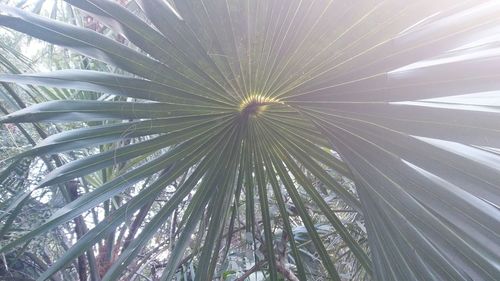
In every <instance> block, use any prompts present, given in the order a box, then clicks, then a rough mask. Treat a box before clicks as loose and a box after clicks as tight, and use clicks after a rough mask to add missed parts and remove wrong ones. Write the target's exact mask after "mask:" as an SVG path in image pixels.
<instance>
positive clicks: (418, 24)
mask: <svg viewBox="0 0 500 281" xmlns="http://www.w3.org/2000/svg"><path fill="white" fill-rule="evenodd" d="M67 2H69V3H70V4H72V5H74V6H76V7H78V8H81V9H82V10H84V11H86V12H88V13H90V14H92V15H93V16H94V17H96V18H98V19H99V20H100V21H102V22H103V23H105V24H107V25H108V26H109V27H110V28H112V29H113V30H114V31H115V32H117V33H119V34H121V35H123V36H124V37H125V38H127V39H128V41H129V42H130V45H124V44H121V43H119V42H117V41H115V40H112V39H109V38H108V37H105V36H103V35H101V34H99V33H96V32H94V31H91V30H88V29H83V28H79V27H76V26H73V25H69V24H65V23H61V22H57V21H53V20H49V19H46V18H43V17H40V16H37V15H34V14H30V13H27V12H24V11H22V10H19V9H16V8H12V7H8V6H1V9H2V15H1V16H0V24H1V25H3V26H5V27H8V28H11V29H14V30H17V31H20V32H24V33H26V34H28V35H31V36H34V37H37V38H40V39H42V40H45V41H48V42H50V43H53V44H57V45H61V46H64V47H67V48H70V49H72V50H75V51H78V52H80V53H81V54H83V55H86V56H89V57H92V58H95V59H98V60H101V61H103V62H106V63H108V64H110V65H114V66H117V67H118V68H120V69H122V70H123V71H125V72H126V73H129V74H113V73H104V72H94V71H87V70H64V71H55V72H51V73H39V74H24V75H8V74H2V75H0V79H1V80H2V81H6V82H15V83H21V84H33V85H42V86H49V87H60V88H72V89H80V90H87V91H95V92H103V93H109V94H113V95H117V96H123V97H128V98H129V99H127V101H110V102H104V101H83V100H79V101H77V100H73V101H55V102H49V103H42V104H38V105H34V106H32V107H29V108H27V109H23V110H20V111H18V112H15V113H13V114H11V115H8V116H5V117H3V118H2V119H1V120H0V121H1V122H3V123H7V122H15V123H20V122H39V121H58V122H59V121H79V120H82V121H88V120H124V121H123V122H110V123H108V124H106V125H99V126H92V127H87V128H82V129H76V130H70V131H66V132H63V133H60V134H56V135H53V136H51V137H49V138H47V139H45V140H43V141H42V142H41V143H39V144H38V145H37V146H36V147H34V148H33V149H32V150H29V151H26V152H24V153H21V154H20V155H18V157H17V158H16V159H19V158H21V157H34V156H40V155H46V154H54V153H61V152H65V151H68V150H73V149H79V148H84V147H92V146H96V145H99V144H103V143H110V142H114V141H117V140H123V139H124V138H127V139H135V140H139V137H145V136H149V138H140V140H142V141H135V142H134V143H133V144H131V145H127V146H124V147H121V148H118V149H117V150H115V151H109V152H103V153H100V154H96V155H93V156H90V157H87V158H83V159H80V160H77V161H74V162H71V163H68V164H66V165H64V166H62V167H60V168H58V169H56V170H54V171H53V172H51V173H50V174H49V175H48V176H47V177H46V178H45V179H44V181H42V182H41V183H40V185H39V188H43V187H46V186H50V185H54V184H58V183H62V182H66V181H68V180H70V179H73V178H78V177H82V176H85V175H87V174H90V173H92V172H94V171H97V170H100V169H103V168H105V167H108V166H111V165H114V164H116V163H119V162H125V161H128V160H130V159H134V158H137V157H140V156H144V155H158V153H155V152H161V153H160V154H159V156H157V157H156V158H154V160H152V161H150V162H147V163H144V164H142V165H141V166H134V167H132V168H131V169H130V170H129V171H128V172H126V173H124V174H122V175H121V176H119V177H116V178H115V179H113V180H111V181H108V182H106V183H105V184H103V185H102V186H101V187H99V188H97V189H95V190H93V191H92V192H90V193H87V194H84V195H83V196H81V197H80V198H78V199H77V200H75V201H73V202H71V203H69V204H68V205H67V206H65V207H64V208H62V209H60V210H59V211H58V212H57V213H56V214H54V216H53V217H52V218H51V219H50V220H48V221H47V222H45V223H44V224H42V225H41V226H40V227H38V228H36V229H34V230H33V231H31V232H29V233H28V234H26V235H25V236H23V237H22V238H20V239H18V240H16V241H13V242H12V243H10V244H8V245H6V246H4V247H3V248H2V251H3V252H6V251H9V250H11V249H13V248H14V247H16V246H18V245H21V244H22V243H24V242H26V241H29V240H30V239H31V238H33V237H35V236H36V235H39V234H42V233H44V232H46V231H48V230H49V229H51V228H53V227H56V226H57V225H59V224H61V223H64V222H66V221H68V220H70V219H72V218H74V217H76V216H77V215H79V214H80V213H82V212H84V211H86V210H88V209H89V208H92V207H95V206H97V205H98V204H101V203H102V202H103V201H105V200H107V199H109V198H111V197H113V196H115V195H117V194H120V193H121V192H123V191H124V190H126V189H127V188H128V187H129V186H130V185H131V184H134V183H137V182H140V181H141V180H143V179H144V178H146V177H149V176H151V175H155V174H157V175H158V176H157V178H156V180H155V181H154V182H152V183H150V184H149V185H147V186H146V187H145V188H144V189H143V190H142V191H141V192H140V193H139V194H138V195H137V196H135V197H133V198H131V199H130V200H129V201H128V202H126V204H125V205H123V206H122V207H120V208H119V209H117V210H116V211H115V212H114V213H113V214H111V215H110V217H109V218H108V219H107V220H106V221H104V222H102V223H100V224H98V225H97V226H95V228H93V229H91V230H90V231H89V232H88V233H87V234H86V235H85V236H84V237H82V238H81V239H80V240H79V241H78V242H77V243H76V245H75V246H74V247H73V248H71V249H70V250H69V251H68V252H67V253H66V254H65V255H64V256H63V257H61V259H59V260H58V262H56V263H55V264H54V265H53V266H52V267H51V268H50V269H49V270H48V271H47V272H46V274H45V275H44V276H42V277H41V279H43V278H46V277H47V276H50V275H51V274H53V273H54V272H56V271H58V270H60V269H61V268H62V267H63V266H64V265H65V264H66V263H68V262H69V261H70V260H72V259H74V258H75V257H76V256H78V255H80V254H81V253H83V252H84V251H85V249H87V248H88V247H90V246H91V245H93V244H95V243H96V242H98V241H99V240H100V239H102V238H103V237H105V235H106V233H108V232H109V231H111V230H112V229H113V228H115V227H117V226H118V225H119V224H121V223H122V222H123V221H124V220H125V219H126V218H127V217H128V216H130V215H131V214H133V213H134V211H136V210H138V209H140V208H141V207H143V206H145V205H147V204H148V203H149V202H150V201H151V200H154V199H155V197H156V196H157V194H159V192H161V190H162V189H163V188H165V186H167V185H168V184H169V183H171V182H173V181H175V180H176V179H177V178H179V177H180V176H181V175H183V174H185V173H187V172H188V171H189V176H188V178H187V179H186V181H185V182H184V183H183V184H182V185H181V186H180V187H179V188H178V189H177V190H176V192H175V194H174V195H173V197H172V198H171V199H170V200H169V201H168V202H167V204H166V205H164V206H163V207H162V209H161V210H160V211H159V212H158V213H156V214H155V216H154V217H153V218H152V220H151V221H150V222H149V223H148V224H147V225H146V227H145V229H144V230H143V231H142V232H141V233H140V234H139V235H138V236H137V237H136V238H135V240H133V241H132V242H131V244H130V245H129V247H127V248H126V249H125V250H124V251H123V252H122V254H121V256H120V257H119V259H118V260H117V261H116V262H115V263H114V264H113V266H112V267H111V268H110V270H108V272H107V274H106V276H105V278H104V279H105V280H114V279H116V278H117V277H118V276H120V274H121V272H122V271H123V270H124V269H125V268H126V266H127V265H128V264H129V263H130V262H131V261H132V260H133V259H134V257H135V256H136V255H137V253H138V252H139V251H140V250H141V248H142V247H143V246H144V245H145V244H146V243H147V242H148V241H149V239H150V238H151V237H152V235H153V234H154V233H155V232H156V231H157V229H158V228H159V227H161V225H162V224H163V223H164V222H165V221H166V219H167V218H168V217H169V216H170V215H172V213H173V211H174V210H175V208H176V207H177V205H178V204H179V203H180V202H182V201H183V200H184V198H186V196H188V195H189V194H192V192H195V193H194V195H193V197H192V199H191V200H190V203H189V207H188V208H187V209H186V211H185V213H184V216H183V221H182V232H181V234H180V237H179V239H178V241H177V242H176V245H175V248H174V249H173V251H172V253H171V255H170V258H169V264H168V265H167V267H166V270H165V271H164V274H163V279H164V280H168V279H170V278H172V276H173V274H174V273H175V269H176V268H177V265H178V264H179V262H180V260H181V259H182V257H183V253H184V251H185V249H186V248H187V246H188V243H189V241H190V240H191V237H192V234H193V233H195V232H196V233H197V236H199V237H202V238H203V241H204V244H203V248H202V250H201V252H200V253H199V265H198V267H197V275H196V276H197V279H198V280H207V279H210V278H211V276H212V275H213V274H214V269H215V265H216V261H217V257H218V256H219V249H220V248H221V238H222V233H223V229H224V228H225V227H226V226H227V225H228V224H230V221H231V220H232V219H231V217H232V214H231V211H232V210H234V209H233V208H231V206H233V203H234V202H235V200H238V198H239V197H240V196H242V194H245V198H246V204H247V207H246V210H247V221H246V223H247V224H248V230H249V231H250V232H253V233H255V231H258V230H255V229H254V227H255V225H254V221H255V217H256V213H259V214H261V216H262V221H263V229H264V241H265V245H266V253H267V259H268V260H269V261H270V262H269V263H268V264H269V272H270V274H271V279H272V280H275V279H276V276H277V271H279V268H277V266H276V264H275V263H274V261H273V257H274V248H273V243H272V240H273V237H272V225H271V217H270V216H271V215H270V211H269V204H268V201H269V200H270V198H268V197H269V196H273V197H274V198H275V199H276V202H277V203H278V205H279V209H280V211H281V216H282V218H283V219H284V220H285V221H284V229H285V230H286V231H289V232H291V226H290V223H289V221H288V216H287V214H286V208H285V206H284V202H283V200H282V198H283V196H289V197H290V198H291V200H292V201H293V204H294V205H295V207H296V209H297V211H298V214H299V215H300V218H301V220H302V222H303V224H304V225H305V227H306V229H307V231H308V232H309V236H310V237H311V239H312V241H313V243H314V246H315V248H316V251H317V252H318V254H319V256H320V258H321V260H322V263H323V265H324V267H325V269H326V270H327V272H328V275H329V276H330V278H331V279H332V280H340V277H339V275H338V272H337V270H336V268H335V266H334V263H333V262H332V260H331V259H330V257H329V254H328V252H327V251H326V249H325V247H324V245H323V244H322V240H321V238H320V236H319V234H318V233H317V230H316V228H315V225H314V222H313V221H312V219H311V217H310V215H309V213H308V210H307V209H306V207H305V205H304V202H303V198H302V197H301V195H300V194H299V193H298V189H303V190H304V191H305V192H306V193H307V194H308V196H309V197H310V198H311V200H312V201H313V202H314V203H315V204H316V205H317V206H318V208H319V209H320V210H321V211H322V212H323V213H324V215H325V216H326V217H327V219H328V221H329V222H330V223H331V224H332V225H333V226H334V227H335V229H336V231H337V232H338V233H339V235H340V236H341V237H342V238H343V239H344V241H345V242H346V244H347V245H348V246H349V248H350V250H351V251H352V252H353V253H354V254H355V256H356V257H357V258H358V260H359V261H360V263H361V264H362V265H363V266H364V269H365V270H366V271H367V272H368V273H372V274H373V277H374V278H375V279H377V280H498V279H499V278H500V255H499V253H500V243H499V241H500V235H499V233H500V212H499V210H498V206H499V205H500V196H499V195H500V192H499V188H498V186H499V184H500V181H499V179H500V173H499V167H498V163H499V162H498V160H499V159H500V158H499V156H498V150H497V149H498V148H499V146H500V142H499V141H498V140H499V139H500V138H499V136H500V131H499V130H500V122H499V121H498V118H499V114H498V108H496V107H495V106H494V105H492V104H488V103H486V104H483V105H474V97H476V96H478V97H481V96H482V95H483V93H484V92H487V91H495V90H498V89H499V87H500V85H499V84H500V83H499V82H498V81H500V80H499V79H498V78H499V76H500V74H499V73H500V72H499V70H500V69H499V66H500V60H499V58H500V56H498V52H496V51H497V49H496V46H497V44H498V41H497V40H498V37H495V35H498V27H499V24H500V5H499V3H498V2H497V1H456V0H453V1H445V0H440V1H413V2H412V3H410V2H408V1H400V0H388V1H369V0H364V1H329V0H318V1H299V0H292V1H285V0H272V1H248V0H247V1H245V0H211V1H203V0H198V1H195V0H189V1H186V0H182V1H181V0H179V1H172V3H170V4H169V3H168V2H166V1H163V0H138V1H136V2H137V3H138V4H139V6H140V8H141V9H142V12H143V14H142V15H139V16H137V15H135V14H133V13H131V12H129V11H128V10H127V9H126V8H124V7H122V6H120V5H118V4H115V3H114V2H111V1H103V0H73V1H71V0H68V1H67ZM463 94H471V95H469V96H467V98H458V99H457V98H455V99H452V98H448V99H447V97H450V96H457V95H463ZM471 100H472V102H471ZM471 104H472V105H471ZM124 132H126V134H124ZM166 148H168V150H166ZM332 151H335V153H333V152H332ZM336 155H340V157H337V156H336ZM340 158H341V159H342V160H339V159H340ZM16 159H13V160H14V162H13V163H16V161H15V160H16ZM325 167H326V168H328V169H333V170H335V171H336V172H337V173H338V174H340V175H343V176H344V177H347V178H350V179H352V180H353V181H354V182H355V184H356V191H357V194H353V193H351V192H350V191H349V190H347V189H345V188H344V187H343V186H342V185H341V184H339V183H338V182H336V180H335V178H334V177H333V176H332V174H331V173H330V172H327V171H326V170H325ZM304 171H307V172H308V173H310V174H312V175H314V176H315V177H316V178H318V179H319V180H321V181H322V182H323V184H324V185H326V186H327V187H329V188H331V190H332V191H334V192H335V193H336V194H337V195H338V196H340V197H341V198H342V199H343V200H345V201H346V202H347V203H348V204H349V205H350V206H351V207H352V208H354V209H355V210H358V211H359V212H362V213H363V216H364V218H365V222H366V227H367V230H368V236H369V244H370V252H371V254H370V255H371V259H369V258H368V255H367V253H365V252H364V251H363V250H362V247H361V246H360V245H358V243H357V242H356V241H355V240H354V239H353V238H352V237H351V235H350V233H349V231H347V230H346V229H345V227H344V226H343V224H342V223H341V221H340V220H339V218H338V217H337V216H336V214H335V213H334V212H332V211H331V210H330V207H329V205H328V204H327V202H326V201H325V200H324V198H322V196H321V195H320V193H319V192H318V191H317V190H316V189H315V186H314V185H313V184H312V182H311V177H309V176H306V174H305V172H304ZM8 172H9V167H7V168H6V169H5V171H4V173H8ZM280 185H283V186H284V187H285V189H286V194H284V193H283V191H284V190H281V189H280V188H279V186H280ZM270 190H272V192H271V193H270V192H268V191H270ZM25 197H26V198H28V197H29V193H27V194H26V195H25ZM254 198H255V199H254ZM254 200H255V201H254ZM19 202H21V204H19V205H18V206H17V207H16V209H15V210H13V211H12V214H13V215H12V216H13V217H15V214H16V213H18V212H19V211H20V210H21V208H22V202H23V200H20V201H19ZM254 202H258V204H256V206H258V208H259V209H260V210H259V211H257V210H256V208H255V206H254V204H255V203H254ZM203 216H206V217H208V219H209V223H208V227H207V228H206V230H205V229H204V230H205V231H201V230H199V229H198V231H197V228H198V224H199V222H200V219H201V218H202V217H203ZM11 223H12V220H11V219H10V220H8V223H6V224H5V225H4V227H3V228H2V230H1V232H2V233H3V232H5V231H7V230H8V228H9V227H10V224H11ZM290 246H291V247H292V253H293V254H294V256H295V260H296V263H297V275H298V276H299V278H301V279H305V278H306V276H305V270H304V267H303V265H302V263H301V261H300V255H299V252H298V249H297V245H296V243H295V241H294V240H293V238H292V239H291V241H290Z"/></svg>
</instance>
